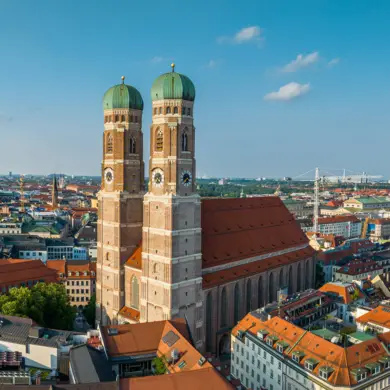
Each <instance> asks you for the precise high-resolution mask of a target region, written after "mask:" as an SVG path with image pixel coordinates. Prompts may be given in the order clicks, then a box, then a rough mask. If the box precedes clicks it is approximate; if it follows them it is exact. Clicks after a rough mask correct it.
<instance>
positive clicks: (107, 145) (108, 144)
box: [106, 134, 112, 153]
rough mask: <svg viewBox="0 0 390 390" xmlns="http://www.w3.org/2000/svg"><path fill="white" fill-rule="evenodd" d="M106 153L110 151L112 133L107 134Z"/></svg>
mask: <svg viewBox="0 0 390 390" xmlns="http://www.w3.org/2000/svg"><path fill="white" fill-rule="evenodd" d="M106 153H112V135H111V134H108V135H107V140H106Z"/></svg>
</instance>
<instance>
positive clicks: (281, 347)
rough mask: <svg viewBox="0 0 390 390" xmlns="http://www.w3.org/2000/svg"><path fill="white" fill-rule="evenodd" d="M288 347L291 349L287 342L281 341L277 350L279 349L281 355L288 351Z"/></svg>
mask: <svg viewBox="0 0 390 390" xmlns="http://www.w3.org/2000/svg"><path fill="white" fill-rule="evenodd" d="M288 347H289V344H288V343H286V342H285V341H279V342H278V343H277V345H276V348H277V350H278V352H280V353H283V352H284V351H285V350H286V348H288Z"/></svg>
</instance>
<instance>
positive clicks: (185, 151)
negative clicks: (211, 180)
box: [141, 64, 203, 347]
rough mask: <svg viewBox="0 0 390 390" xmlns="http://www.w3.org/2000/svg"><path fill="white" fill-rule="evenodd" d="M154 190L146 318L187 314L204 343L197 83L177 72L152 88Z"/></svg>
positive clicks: (145, 248) (145, 266)
mask: <svg viewBox="0 0 390 390" xmlns="http://www.w3.org/2000/svg"><path fill="white" fill-rule="evenodd" d="M151 95H152V96H151V97H152V115H153V122H152V125H151V128H150V160H149V188H148V193H147V194H146V195H145V198H144V223H143V234H142V280H141V282H142V290H141V321H142V322H146V321H148V322H150V321H157V320H163V319H171V318H176V317H186V318H187V320H188V323H189V326H190V330H191V333H192V336H193V338H194V340H195V342H196V344H197V347H201V346H202V341H201V340H202V312H203V309H202V276H201V227H200V207H201V204H200V197H199V195H197V194H196V192H195V128H194V124H193V108H194V100H195V87H194V85H193V83H192V81H191V80H190V79H189V78H188V77H186V76H184V75H182V74H179V73H177V72H175V71H174V64H172V72H169V73H166V74H163V75H161V76H160V77H158V78H157V79H156V81H155V82H154V84H153V86H152V90H151Z"/></svg>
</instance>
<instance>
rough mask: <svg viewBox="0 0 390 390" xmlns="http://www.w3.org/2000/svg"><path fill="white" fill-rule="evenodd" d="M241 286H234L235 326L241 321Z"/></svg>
mask: <svg viewBox="0 0 390 390" xmlns="http://www.w3.org/2000/svg"><path fill="white" fill-rule="evenodd" d="M240 319H241V318H240V286H239V285H238V283H236V285H235V286H234V325H236V324H237V322H238V321H239V320H240Z"/></svg>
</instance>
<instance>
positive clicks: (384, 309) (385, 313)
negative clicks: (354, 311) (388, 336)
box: [356, 305, 390, 329]
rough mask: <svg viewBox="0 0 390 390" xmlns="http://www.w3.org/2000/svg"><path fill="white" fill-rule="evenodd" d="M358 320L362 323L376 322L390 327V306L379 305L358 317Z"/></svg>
mask: <svg viewBox="0 0 390 390" xmlns="http://www.w3.org/2000/svg"><path fill="white" fill-rule="evenodd" d="M356 322H360V323H369V322H371V323H374V324H377V325H380V326H383V327H386V328H389V329H390V307H389V306H383V305H381V306H378V307H377V308H376V309H374V310H371V311H369V312H368V313H366V314H363V315H362V316H360V317H358V318H357V319H356Z"/></svg>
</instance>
